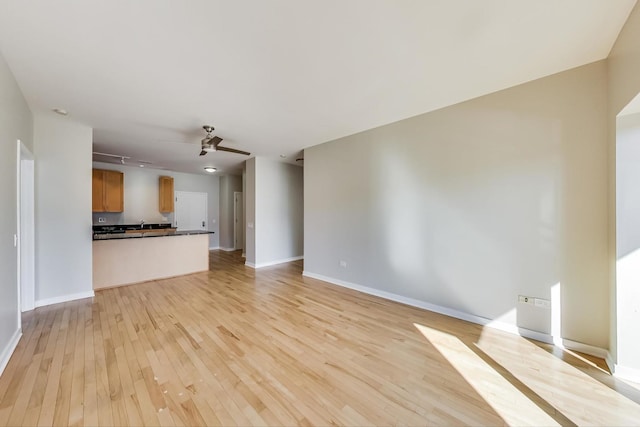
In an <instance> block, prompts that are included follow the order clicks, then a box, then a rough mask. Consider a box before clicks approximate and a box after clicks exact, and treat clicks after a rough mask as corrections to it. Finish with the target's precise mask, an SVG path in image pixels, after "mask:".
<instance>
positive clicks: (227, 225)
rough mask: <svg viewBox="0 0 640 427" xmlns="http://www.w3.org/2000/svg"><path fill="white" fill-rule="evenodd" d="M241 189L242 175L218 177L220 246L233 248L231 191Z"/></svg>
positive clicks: (232, 202)
mask: <svg viewBox="0 0 640 427" xmlns="http://www.w3.org/2000/svg"><path fill="white" fill-rule="evenodd" d="M236 191H242V177H241V176H237V175H223V176H221V177H220V248H222V249H234V247H235V242H234V241H233V232H234V227H233V209H234V199H233V193H234V192H236Z"/></svg>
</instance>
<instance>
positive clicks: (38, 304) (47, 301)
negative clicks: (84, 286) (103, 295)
mask: <svg viewBox="0 0 640 427" xmlns="http://www.w3.org/2000/svg"><path fill="white" fill-rule="evenodd" d="M94 296H95V294H94V293H93V290H91V291H87V292H79V293H77V294H69V295H62V296H59V297H53V298H45V299H40V300H37V301H36V307H44V306H45V305H52V304H60V303H62V302H68V301H75V300H77V299H83V298H92V297H94Z"/></svg>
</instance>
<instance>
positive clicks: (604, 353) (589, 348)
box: [561, 338, 613, 372]
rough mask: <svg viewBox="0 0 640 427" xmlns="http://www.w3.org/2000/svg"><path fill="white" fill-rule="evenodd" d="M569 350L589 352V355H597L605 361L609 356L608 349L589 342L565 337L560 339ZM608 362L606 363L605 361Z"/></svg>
mask: <svg viewBox="0 0 640 427" xmlns="http://www.w3.org/2000/svg"><path fill="white" fill-rule="evenodd" d="M561 347H564V348H566V349H569V350H575V351H579V352H580V353H584V354H589V355H591V356H595V357H599V358H601V359H604V360H605V362H606V361H607V357H611V355H610V354H609V351H608V350H605V349H604V348H600V347H595V346H593V345H589V344H583V343H581V342H577V341H572V340H568V339H566V338H563V339H562V346H561ZM607 364H608V363H607ZM611 372H613V371H611Z"/></svg>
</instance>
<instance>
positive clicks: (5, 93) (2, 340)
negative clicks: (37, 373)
mask: <svg viewBox="0 0 640 427" xmlns="http://www.w3.org/2000/svg"><path fill="white" fill-rule="evenodd" d="M32 128H33V125H32V115H31V111H30V110H29V107H28V106H27V103H26V101H25V99H24V97H23V96H22V93H21V92H20V88H19V87H18V85H17V83H16V82H15V80H14V78H13V75H12V74H11V71H10V70H9V67H8V66H7V63H6V62H5V60H4V57H2V55H0V206H1V209H0V295H1V296H2V297H0V372H2V369H4V366H5V364H6V362H7V361H8V360H9V357H10V356H11V354H10V351H11V350H12V347H13V345H14V344H16V341H15V340H16V339H17V337H18V335H17V334H18V333H19V330H18V316H19V311H20V310H19V305H18V268H17V263H18V259H17V250H16V248H15V247H14V246H13V235H14V234H15V233H17V231H18V224H17V191H16V187H17V168H16V163H17V161H16V159H17V140H18V139H20V140H21V141H22V142H23V143H24V144H25V145H26V146H27V147H28V148H29V149H30V150H31V152H33V143H32Z"/></svg>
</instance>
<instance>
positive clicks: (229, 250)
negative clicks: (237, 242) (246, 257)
mask: <svg viewBox="0 0 640 427" xmlns="http://www.w3.org/2000/svg"><path fill="white" fill-rule="evenodd" d="M218 249H220V250H221V251H225V252H232V251H235V250H236V248H223V247H222V246H220V247H219V248H218Z"/></svg>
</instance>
